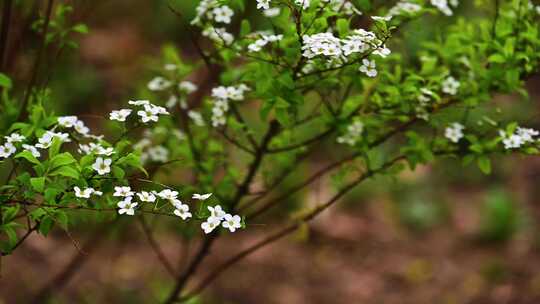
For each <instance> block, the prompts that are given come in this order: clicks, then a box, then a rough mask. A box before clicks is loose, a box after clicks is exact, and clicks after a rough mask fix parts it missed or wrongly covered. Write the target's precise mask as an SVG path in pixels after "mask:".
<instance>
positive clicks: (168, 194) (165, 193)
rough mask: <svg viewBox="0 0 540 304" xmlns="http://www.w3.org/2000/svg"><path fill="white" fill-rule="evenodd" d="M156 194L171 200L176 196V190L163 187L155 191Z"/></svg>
mask: <svg viewBox="0 0 540 304" xmlns="http://www.w3.org/2000/svg"><path fill="white" fill-rule="evenodd" d="M157 196H159V197H161V198H162V199H164V200H169V201H171V202H173V201H174V200H176V198H177V197H178V191H172V190H170V189H164V190H161V192H159V193H157Z"/></svg>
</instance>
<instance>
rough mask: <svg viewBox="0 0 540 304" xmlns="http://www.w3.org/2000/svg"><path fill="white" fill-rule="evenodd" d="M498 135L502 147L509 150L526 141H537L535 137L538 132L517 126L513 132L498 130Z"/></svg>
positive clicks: (519, 146) (539, 133) (518, 146)
mask: <svg viewBox="0 0 540 304" xmlns="http://www.w3.org/2000/svg"><path fill="white" fill-rule="evenodd" d="M499 135H500V136H501V138H502V140H503V144H504V148H505V149H507V150H509V149H518V148H521V146H523V145H525V144H527V143H534V142H535V141H537V139H536V138H535V137H536V136H538V135H540V132H538V131H537V130H534V129H529V128H521V127H518V128H517V129H516V131H515V132H514V133H513V134H510V135H508V134H507V133H506V132H505V131H503V130H500V131H499Z"/></svg>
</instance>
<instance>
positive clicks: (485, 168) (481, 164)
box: [476, 156, 491, 174]
mask: <svg viewBox="0 0 540 304" xmlns="http://www.w3.org/2000/svg"><path fill="white" fill-rule="evenodd" d="M476 162H477V164H478V168H480V170H481V171H482V172H483V173H484V174H490V173H491V160H490V159H489V158H488V157H487V156H481V157H479V158H478V160H477V161H476Z"/></svg>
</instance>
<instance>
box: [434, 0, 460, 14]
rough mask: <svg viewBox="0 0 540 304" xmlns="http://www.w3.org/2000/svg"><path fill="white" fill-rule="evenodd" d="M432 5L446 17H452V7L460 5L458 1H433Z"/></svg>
mask: <svg viewBox="0 0 540 304" xmlns="http://www.w3.org/2000/svg"><path fill="white" fill-rule="evenodd" d="M431 5H433V6H435V7H436V8H437V9H438V10H439V11H441V12H442V13H443V14H445V15H446V16H452V15H453V14H454V12H452V9H451V8H450V6H452V7H457V6H458V5H459V1H458V0H431Z"/></svg>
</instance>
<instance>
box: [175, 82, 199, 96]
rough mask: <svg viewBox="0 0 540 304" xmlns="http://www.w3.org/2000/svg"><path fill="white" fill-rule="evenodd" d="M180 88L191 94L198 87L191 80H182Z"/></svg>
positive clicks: (181, 90)
mask: <svg viewBox="0 0 540 304" xmlns="http://www.w3.org/2000/svg"><path fill="white" fill-rule="evenodd" d="M178 89H179V90H180V92H184V93H186V94H191V93H193V92H195V91H197V89H198V87H197V85H196V84H194V83H193V82H191V81H182V82H180V84H178Z"/></svg>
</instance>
